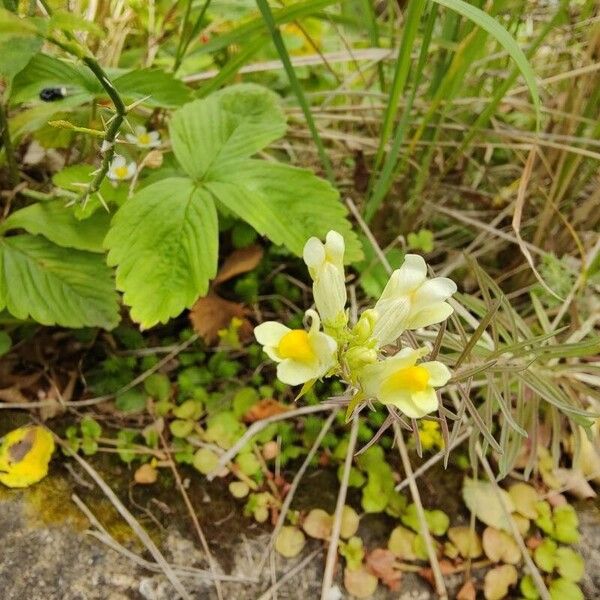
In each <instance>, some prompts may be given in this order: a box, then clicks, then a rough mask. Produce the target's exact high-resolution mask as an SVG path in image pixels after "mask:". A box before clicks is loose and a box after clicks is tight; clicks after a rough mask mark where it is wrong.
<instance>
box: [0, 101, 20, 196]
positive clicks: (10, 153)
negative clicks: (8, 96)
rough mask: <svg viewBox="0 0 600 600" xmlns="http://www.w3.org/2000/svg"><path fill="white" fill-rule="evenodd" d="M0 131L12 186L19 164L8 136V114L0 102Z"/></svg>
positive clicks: (16, 176)
mask: <svg viewBox="0 0 600 600" xmlns="http://www.w3.org/2000/svg"><path fill="white" fill-rule="evenodd" d="M0 133H1V135H2V145H3V146H4V154H5V155H6V166H7V168H8V183H9V185H10V186H11V187H12V188H14V187H15V186H16V185H17V184H18V183H19V166H18V165H17V160H16V159H15V150H14V147H13V143H12V139H11V137H10V128H9V125H8V114H7V112H6V107H5V106H4V105H3V104H2V103H1V102H0Z"/></svg>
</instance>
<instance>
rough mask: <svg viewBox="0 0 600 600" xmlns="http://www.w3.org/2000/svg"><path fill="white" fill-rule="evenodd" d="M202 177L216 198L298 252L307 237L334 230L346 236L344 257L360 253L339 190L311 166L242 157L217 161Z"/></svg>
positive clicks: (352, 257) (351, 259)
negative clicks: (309, 168) (297, 166)
mask: <svg viewBox="0 0 600 600" xmlns="http://www.w3.org/2000/svg"><path fill="white" fill-rule="evenodd" d="M206 177H207V181H206V184H205V185H206V188H207V189H208V190H209V191H210V192H211V193H212V194H213V195H214V197H215V198H216V199H217V200H218V201H219V202H221V203H222V204H223V205H225V206H226V207H227V208H228V209H229V210H231V211H232V212H234V213H235V214H236V215H237V216H239V217H240V218H241V219H243V220H244V221H246V222H248V223H250V225H252V227H254V228H255V229H256V231H258V232H259V233H261V234H262V235H266V236H267V237H268V238H269V239H270V240H271V241H272V242H274V243H276V244H284V245H285V246H287V248H288V249H289V250H290V251H291V252H293V253H294V254H296V255H297V256H302V251H303V249H304V244H305V243H306V240H307V239H308V238H309V237H311V236H316V237H319V238H324V237H325V235H326V234H327V232H328V231H329V230H330V229H334V230H336V231H338V232H339V233H340V234H341V235H343V237H344V241H345V243H346V253H345V255H344V256H345V260H346V262H354V261H356V260H359V259H360V258H361V257H362V249H361V246H360V242H359V240H358V238H357V237H356V234H355V233H354V232H353V231H352V228H351V225H350V222H349V221H348V218H347V217H348V213H347V210H346V208H345V206H344V204H343V203H342V202H340V199H339V194H338V192H337V190H335V188H333V187H332V186H331V184H330V183H329V182H327V181H325V180H324V179H320V178H318V177H317V176H316V175H314V173H312V172H311V171H308V170H306V169H299V168H296V167H291V166H289V165H284V164H281V163H272V162H269V163H265V161H261V160H256V159H245V160H239V161H236V162H235V163H226V164H224V165H222V166H218V165H217V166H215V167H213V168H212V169H211V170H210V172H209V173H208V174H207V176H206Z"/></svg>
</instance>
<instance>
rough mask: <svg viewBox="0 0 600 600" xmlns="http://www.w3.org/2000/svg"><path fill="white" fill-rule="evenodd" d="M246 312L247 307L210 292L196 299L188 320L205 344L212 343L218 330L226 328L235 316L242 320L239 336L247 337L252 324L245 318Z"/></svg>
mask: <svg viewBox="0 0 600 600" xmlns="http://www.w3.org/2000/svg"><path fill="white" fill-rule="evenodd" d="M247 314H248V309H247V308H246V307H245V306H244V305H243V304H240V303H239V302H231V301H229V300H225V299H224V298H221V297H220V296H217V295H215V294H211V295H209V296H206V297H204V298H198V300H196V303H195V304H194V306H193V307H192V309H191V310H190V321H191V323H192V326H193V328H194V331H195V332H196V333H198V334H200V335H201V336H202V338H203V339H204V341H205V342H206V343H207V344H213V343H215V342H217V341H218V339H219V331H221V329H226V328H227V327H228V326H229V324H230V323H231V320H232V319H233V318H235V317H237V318H238V319H241V321H242V325H241V327H240V329H239V335H240V338H242V339H249V337H250V336H251V334H252V325H250V321H248V319H247V318H246V315H247Z"/></svg>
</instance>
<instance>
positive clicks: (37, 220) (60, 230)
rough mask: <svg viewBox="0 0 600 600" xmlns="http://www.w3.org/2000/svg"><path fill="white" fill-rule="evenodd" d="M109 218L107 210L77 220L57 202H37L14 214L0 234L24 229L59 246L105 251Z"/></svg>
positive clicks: (71, 209)
mask: <svg viewBox="0 0 600 600" xmlns="http://www.w3.org/2000/svg"><path fill="white" fill-rule="evenodd" d="M110 219H111V216H110V214H108V213H107V212H106V211H98V212H95V213H94V214H93V215H91V216H89V217H88V218H87V219H84V220H83V221H80V220H79V219H77V217H76V216H75V211H74V210H73V208H72V207H70V206H66V204H65V203H64V202H62V201H60V200H54V201H50V202H36V203H35V204H31V205H30V206H26V207H25V208H21V209H20V210H17V211H15V212H13V213H12V214H11V215H10V216H9V217H8V219H6V221H4V222H3V223H2V225H1V226H0V232H4V231H10V230H12V229H25V231H27V232H28V233H31V234H34V235H36V234H39V235H43V236H44V237H45V238H47V239H48V240H50V241H51V242H54V243H55V244H57V245H58V246H63V247H65V248H76V249H77V250H87V251H88V252H104V249H103V248H102V241H103V240H104V236H105V235H106V232H107V231H108V227H109V224H110Z"/></svg>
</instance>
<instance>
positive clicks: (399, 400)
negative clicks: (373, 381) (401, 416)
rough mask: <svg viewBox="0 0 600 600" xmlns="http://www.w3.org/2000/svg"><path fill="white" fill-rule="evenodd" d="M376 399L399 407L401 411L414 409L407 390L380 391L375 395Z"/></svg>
mask: <svg viewBox="0 0 600 600" xmlns="http://www.w3.org/2000/svg"><path fill="white" fill-rule="evenodd" d="M377 399H378V400H379V402H381V403H382V404H391V405H392V406H395V407H396V408H399V409H400V410H401V411H402V412H403V413H405V414H407V413H406V411H407V410H408V411H409V412H410V411H412V410H414V407H413V406H412V403H411V395H410V392H409V391H407V390H399V391H391V390H387V391H382V392H380V393H379V395H378V396H377Z"/></svg>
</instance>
